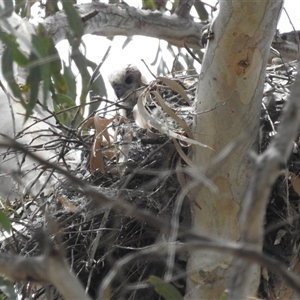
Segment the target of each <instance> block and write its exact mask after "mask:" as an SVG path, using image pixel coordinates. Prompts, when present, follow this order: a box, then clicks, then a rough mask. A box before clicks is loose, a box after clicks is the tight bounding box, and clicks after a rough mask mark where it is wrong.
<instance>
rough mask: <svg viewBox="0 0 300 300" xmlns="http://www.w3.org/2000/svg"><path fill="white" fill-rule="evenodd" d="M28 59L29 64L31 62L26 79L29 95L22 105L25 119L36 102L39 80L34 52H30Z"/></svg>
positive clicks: (38, 67)
mask: <svg viewBox="0 0 300 300" xmlns="http://www.w3.org/2000/svg"><path fill="white" fill-rule="evenodd" d="M29 60H30V62H29V64H32V65H33V67H31V68H30V69H29V74H28V77H27V79H26V84H27V85H28V86H29V88H30V93H29V95H30V96H29V101H28V103H27V104H25V105H24V107H25V109H26V114H25V120H27V119H28V118H29V116H30V114H31V113H32V110H33V108H34V106H35V104H36V101H37V99H38V93H39V84H40V81H41V70H40V66H39V65H36V61H37V57H36V56H35V55H34V54H31V55H30V57H29Z"/></svg>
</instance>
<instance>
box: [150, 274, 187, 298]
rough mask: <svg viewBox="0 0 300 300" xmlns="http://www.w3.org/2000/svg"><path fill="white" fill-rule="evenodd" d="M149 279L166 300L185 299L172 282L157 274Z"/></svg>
mask: <svg viewBox="0 0 300 300" xmlns="http://www.w3.org/2000/svg"><path fill="white" fill-rule="evenodd" d="M147 281H148V282H149V283H150V284H151V285H152V286H153V287H154V290H155V291H156V293H157V294H159V295H160V296H162V297H163V298H164V299H165V300H183V297H182V295H181V294H180V293H179V292H178V290H177V289H176V288H175V287H174V286H173V285H172V284H171V283H168V282H165V281H163V280H162V279H160V278H159V277H157V276H150V277H149V278H148V280H147Z"/></svg>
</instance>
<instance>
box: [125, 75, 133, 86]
mask: <svg viewBox="0 0 300 300" xmlns="http://www.w3.org/2000/svg"><path fill="white" fill-rule="evenodd" d="M132 82H133V76H132V75H129V76H127V77H126V78H125V83H126V84H132Z"/></svg>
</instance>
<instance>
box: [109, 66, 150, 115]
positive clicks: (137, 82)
mask: <svg viewBox="0 0 300 300" xmlns="http://www.w3.org/2000/svg"><path fill="white" fill-rule="evenodd" d="M108 80H109V82H110V84H111V86H112V88H113V89H114V91H115V94H116V96H117V98H118V99H119V100H122V102H121V103H120V104H121V105H122V106H124V107H125V108H126V109H131V110H132V108H133V107H134V106H135V105H136V103H137V98H138V97H139V95H140V94H141V93H142V90H143V89H142V87H145V86H147V82H146V80H145V78H144V76H142V74H141V72H140V70H139V69H138V68H137V67H136V66H134V65H131V64H129V65H127V66H125V67H124V68H122V69H119V70H116V71H114V72H113V73H112V74H110V75H109V77H108Z"/></svg>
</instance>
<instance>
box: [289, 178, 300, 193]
mask: <svg viewBox="0 0 300 300" xmlns="http://www.w3.org/2000/svg"><path fill="white" fill-rule="evenodd" d="M289 178H290V180H291V183H292V185H293V188H294V191H295V192H296V193H297V194H298V195H299V196H300V178H299V177H298V176H297V175H296V174H295V173H293V172H289Z"/></svg>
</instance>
